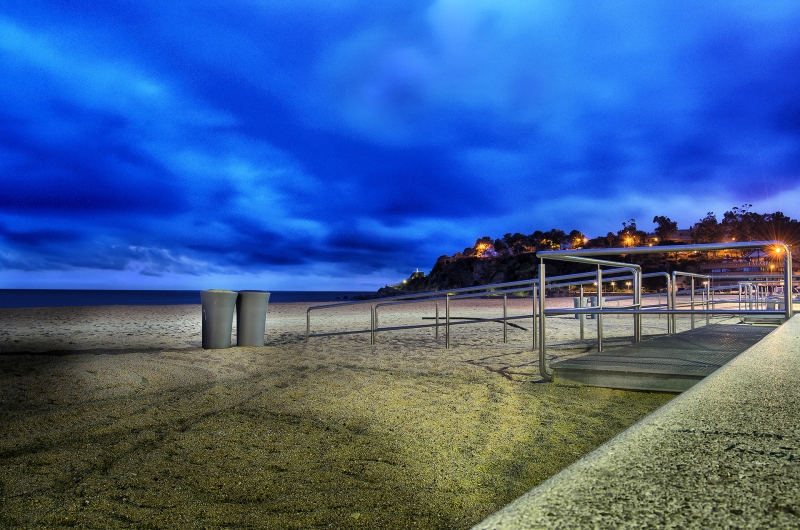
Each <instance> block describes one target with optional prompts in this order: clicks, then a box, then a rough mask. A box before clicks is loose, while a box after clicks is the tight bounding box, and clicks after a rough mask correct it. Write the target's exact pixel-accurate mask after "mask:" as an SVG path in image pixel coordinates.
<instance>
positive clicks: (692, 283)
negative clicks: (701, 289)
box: [689, 276, 694, 329]
mask: <svg viewBox="0 0 800 530" xmlns="http://www.w3.org/2000/svg"><path fill="white" fill-rule="evenodd" d="M689 281H690V284H689V285H690V286H691V288H692V294H691V295H690V297H689V300H690V301H691V303H692V305H691V309H692V311H694V276H692V277H691V278H689ZM692 329H694V312H692Z"/></svg>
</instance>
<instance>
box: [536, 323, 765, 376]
mask: <svg viewBox="0 0 800 530" xmlns="http://www.w3.org/2000/svg"><path fill="white" fill-rule="evenodd" d="M774 329H775V327H774V326H751V325H742V324H736V325H728V324H710V325H707V326H703V327H700V328H696V329H692V330H688V331H684V332H680V333H675V334H672V335H663V336H657V337H652V338H649V339H644V340H642V341H641V342H637V343H634V344H630V345H626V346H622V347H619V348H614V349H608V350H604V351H601V352H595V353H591V354H588V355H585V356H582V357H577V358H574V359H568V360H564V361H558V362H554V363H552V365H551V367H552V369H553V374H554V381H555V382H557V383H580V384H584V385H590V386H599V387H606V388H617V389H624V390H646V391H653V392H683V391H685V390H688V389H689V388H691V387H692V386H694V385H695V384H697V383H698V382H699V381H701V380H702V379H703V378H705V377H706V376H708V375H710V374H711V373H712V372H714V371H715V370H717V369H718V368H721V367H722V366H723V365H725V364H726V363H727V362H729V361H730V360H732V359H733V358H734V357H736V356H737V355H739V354H740V353H742V352H744V351H745V350H747V349H748V348H750V347H751V346H753V345H755V344H757V343H758V342H759V341H761V339H763V338H764V337H766V336H767V335H768V334H769V333H770V332H772V331H773V330H774Z"/></svg>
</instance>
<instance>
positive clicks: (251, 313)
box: [236, 291, 269, 346]
mask: <svg viewBox="0 0 800 530" xmlns="http://www.w3.org/2000/svg"><path fill="white" fill-rule="evenodd" d="M267 304H269V293H268V292H266V291H239V296H238V297H237V298H236V345H237V346H263V345H264V331H265V328H266V321H267Z"/></svg>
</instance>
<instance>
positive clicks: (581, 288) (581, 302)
mask: <svg viewBox="0 0 800 530" xmlns="http://www.w3.org/2000/svg"><path fill="white" fill-rule="evenodd" d="M578 300H580V302H578V306H579V307H583V284H581V285H580V294H579V298H578ZM584 320H586V315H585V314H584V313H581V314H580V321H581V340H583V321H584Z"/></svg>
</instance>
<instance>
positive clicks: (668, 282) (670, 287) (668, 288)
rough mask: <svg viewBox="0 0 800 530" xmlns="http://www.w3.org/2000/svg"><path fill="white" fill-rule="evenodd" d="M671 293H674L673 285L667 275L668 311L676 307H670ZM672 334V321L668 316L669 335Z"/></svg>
mask: <svg viewBox="0 0 800 530" xmlns="http://www.w3.org/2000/svg"><path fill="white" fill-rule="evenodd" d="M670 292H672V283H670V280H669V275H667V309H675V308H674V307H670V301H669V300H670V294H669V293H670ZM670 333H672V319H671V318H670V315H667V334H670Z"/></svg>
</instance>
